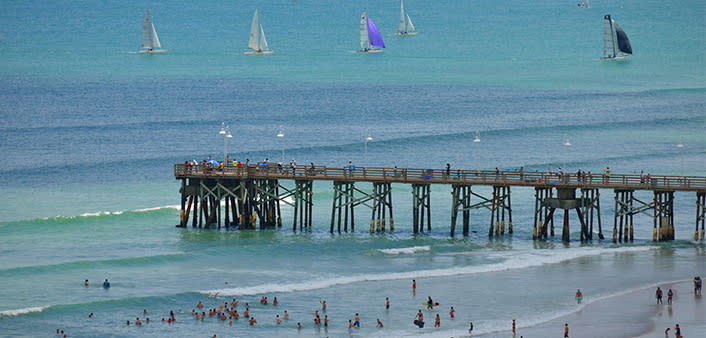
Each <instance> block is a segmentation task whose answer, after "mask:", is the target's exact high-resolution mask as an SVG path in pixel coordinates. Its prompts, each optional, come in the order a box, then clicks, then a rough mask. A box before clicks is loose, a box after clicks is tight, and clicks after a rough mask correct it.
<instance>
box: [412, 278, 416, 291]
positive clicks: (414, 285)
mask: <svg viewBox="0 0 706 338" xmlns="http://www.w3.org/2000/svg"><path fill="white" fill-rule="evenodd" d="M412 291H417V281H416V280H414V279H412Z"/></svg>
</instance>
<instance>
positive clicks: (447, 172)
mask: <svg viewBox="0 0 706 338" xmlns="http://www.w3.org/2000/svg"><path fill="white" fill-rule="evenodd" d="M449 176H451V164H450V163H446V178H447V179H448V178H449Z"/></svg>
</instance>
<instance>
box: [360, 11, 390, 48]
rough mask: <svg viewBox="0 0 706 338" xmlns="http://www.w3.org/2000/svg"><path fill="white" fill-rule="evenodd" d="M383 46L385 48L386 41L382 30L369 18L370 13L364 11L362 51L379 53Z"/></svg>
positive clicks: (362, 18)
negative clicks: (381, 33) (383, 38)
mask: <svg viewBox="0 0 706 338" xmlns="http://www.w3.org/2000/svg"><path fill="white" fill-rule="evenodd" d="M382 48H385V42H383V41H382V35H380V31H378V28H377V27H375V23H373V20H370V18H368V13H367V12H363V14H361V15H360V52H361V53H379V52H382Z"/></svg>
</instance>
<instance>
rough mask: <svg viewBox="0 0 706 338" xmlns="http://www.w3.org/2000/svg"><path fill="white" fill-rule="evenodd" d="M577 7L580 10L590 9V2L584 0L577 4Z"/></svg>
mask: <svg viewBox="0 0 706 338" xmlns="http://www.w3.org/2000/svg"><path fill="white" fill-rule="evenodd" d="M579 7H580V8H591V1H589V0H586V1H582V2H579Z"/></svg>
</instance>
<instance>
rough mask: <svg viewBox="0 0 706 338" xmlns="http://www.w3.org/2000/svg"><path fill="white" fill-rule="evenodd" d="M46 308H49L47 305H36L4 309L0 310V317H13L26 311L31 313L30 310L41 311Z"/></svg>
mask: <svg viewBox="0 0 706 338" xmlns="http://www.w3.org/2000/svg"><path fill="white" fill-rule="evenodd" d="M48 308H49V306H37V307H27V308H24V309H16V310H5V311H0V317H14V316H19V315H24V314H28V313H32V312H42V311H44V310H46V309H48Z"/></svg>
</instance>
